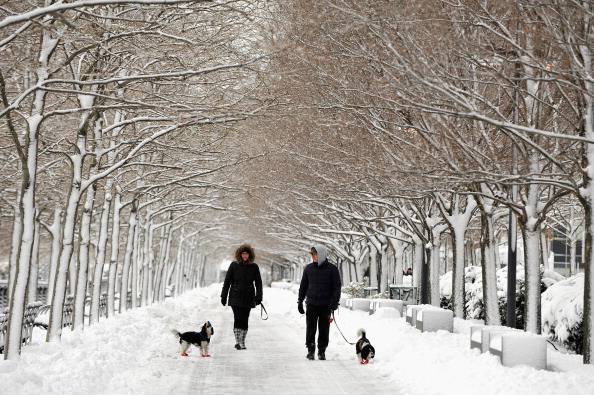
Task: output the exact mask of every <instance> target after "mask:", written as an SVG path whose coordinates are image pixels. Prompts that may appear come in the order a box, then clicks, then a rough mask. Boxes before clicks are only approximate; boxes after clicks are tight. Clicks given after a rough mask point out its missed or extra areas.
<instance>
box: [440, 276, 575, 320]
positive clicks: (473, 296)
mask: <svg viewBox="0 0 594 395" xmlns="http://www.w3.org/2000/svg"><path fill="white" fill-rule="evenodd" d="M464 277H465V285H464V287H465V295H466V296H465V305H464V308H465V313H466V318H468V319H476V320H483V319H485V309H484V303H483V279H482V268H481V267H480V266H468V267H466V268H465V269H464ZM562 279H564V277H563V276H561V275H560V274H558V273H555V272H552V271H548V270H545V271H544V272H543V273H542V281H541V292H542V291H544V290H546V289H547V288H548V287H549V286H551V285H552V284H555V283H557V282H558V281H560V280H562ZM516 289H517V292H516V327H518V328H523V327H524V305H525V298H524V267H523V266H521V265H518V267H517V278H516ZM440 290H441V306H442V307H443V308H449V309H453V307H452V300H451V299H452V296H451V295H452V272H447V273H445V274H444V275H443V276H441V279H440ZM497 297H498V299H499V300H498V304H499V315H500V316H501V321H502V324H504V325H505V323H506V322H505V318H506V309H507V268H501V269H499V270H498V271H497Z"/></svg>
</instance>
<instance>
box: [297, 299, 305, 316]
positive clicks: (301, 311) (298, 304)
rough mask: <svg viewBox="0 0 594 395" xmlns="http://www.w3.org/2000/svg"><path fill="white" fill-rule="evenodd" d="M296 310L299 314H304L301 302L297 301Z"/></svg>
mask: <svg viewBox="0 0 594 395" xmlns="http://www.w3.org/2000/svg"><path fill="white" fill-rule="evenodd" d="M297 311H299V314H305V310H303V302H297Z"/></svg>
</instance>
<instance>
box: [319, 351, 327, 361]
mask: <svg viewBox="0 0 594 395" xmlns="http://www.w3.org/2000/svg"><path fill="white" fill-rule="evenodd" d="M318 359H319V360H320V361H325V360H326V351H325V350H318Z"/></svg>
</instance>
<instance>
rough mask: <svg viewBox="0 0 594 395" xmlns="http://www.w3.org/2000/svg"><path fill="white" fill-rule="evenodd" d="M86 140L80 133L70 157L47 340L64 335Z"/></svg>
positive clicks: (57, 338) (58, 338)
mask: <svg viewBox="0 0 594 395" xmlns="http://www.w3.org/2000/svg"><path fill="white" fill-rule="evenodd" d="M85 141H86V136H85V135H84V134H79V135H78V140H77V147H78V153H77V154H75V155H73V156H72V157H71V158H70V159H71V162H72V180H71V185H70V192H69V194H68V204H67V206H66V211H65V216H64V226H63V230H62V251H61V252H60V259H59V264H58V270H56V279H55V287H54V294H53V297H52V307H51V309H50V320H49V327H48V330H47V341H57V340H60V337H61V336H62V321H63V319H62V310H63V307H64V300H65V299H66V282H67V278H68V268H69V266H70V260H71V258H72V251H73V248H74V229H75V226H76V217H77V211H78V210H77V208H78V202H79V200H80V195H81V184H82V164H83V158H84V155H85V154H86V147H85Z"/></svg>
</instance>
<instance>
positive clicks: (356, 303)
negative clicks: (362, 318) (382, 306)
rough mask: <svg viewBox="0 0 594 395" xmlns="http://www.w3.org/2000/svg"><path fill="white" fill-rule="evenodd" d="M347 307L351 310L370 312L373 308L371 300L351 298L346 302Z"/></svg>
mask: <svg viewBox="0 0 594 395" xmlns="http://www.w3.org/2000/svg"><path fill="white" fill-rule="evenodd" d="M346 306H347V307H348V308H349V309H351V310H359V311H366V312H369V311H370V308H371V300H370V299H365V298H351V299H347V300H346Z"/></svg>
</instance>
